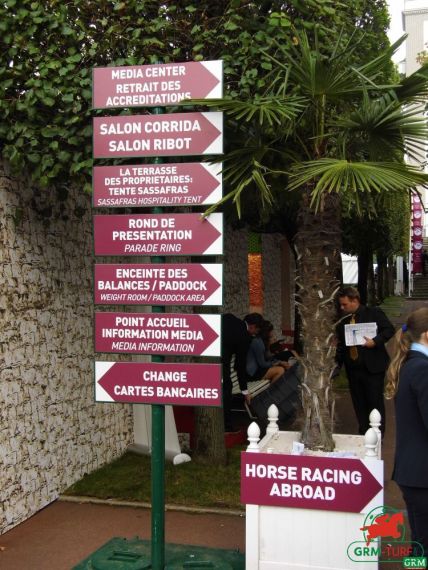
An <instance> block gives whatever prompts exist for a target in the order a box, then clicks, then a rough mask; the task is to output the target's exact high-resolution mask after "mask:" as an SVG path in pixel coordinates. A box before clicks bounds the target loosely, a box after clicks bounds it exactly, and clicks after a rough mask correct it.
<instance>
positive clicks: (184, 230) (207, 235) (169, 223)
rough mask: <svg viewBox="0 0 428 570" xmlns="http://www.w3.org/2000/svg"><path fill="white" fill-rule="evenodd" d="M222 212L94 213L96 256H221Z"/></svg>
mask: <svg viewBox="0 0 428 570" xmlns="http://www.w3.org/2000/svg"><path fill="white" fill-rule="evenodd" d="M222 216H223V215H222V214H211V215H210V216H209V217H208V218H202V217H201V214H127V215H113V216H110V215H106V216H104V215H98V216H94V242H95V255H221V254H222V253H223V239H222V233H223V217H222Z"/></svg>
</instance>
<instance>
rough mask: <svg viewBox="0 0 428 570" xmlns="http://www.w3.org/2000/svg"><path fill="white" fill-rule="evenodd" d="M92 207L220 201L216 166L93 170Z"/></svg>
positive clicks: (213, 202) (219, 174)
mask: <svg viewBox="0 0 428 570" xmlns="http://www.w3.org/2000/svg"><path fill="white" fill-rule="evenodd" d="M92 196H93V205H94V206H95V207H98V206H107V207H110V208H113V207H114V208H118V207H119V208H120V207H122V208H125V207H128V208H129V207H130V206H199V205H205V204H215V203H216V202H218V201H219V200H221V197H222V175H221V166H220V165H219V164H203V163H198V162H190V163H184V162H183V163H177V164H172V163H169V164H133V165H128V166H96V167H95V168H94V169H93V193H92Z"/></svg>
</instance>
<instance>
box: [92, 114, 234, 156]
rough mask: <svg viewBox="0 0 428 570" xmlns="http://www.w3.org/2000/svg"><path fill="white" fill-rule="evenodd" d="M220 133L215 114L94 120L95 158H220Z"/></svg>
mask: <svg viewBox="0 0 428 570" xmlns="http://www.w3.org/2000/svg"><path fill="white" fill-rule="evenodd" d="M222 132H223V115H222V113H218V112H214V113H174V114H170V115H121V116H119V117H95V118H94V119H93V133H94V134H93V136H94V141H93V143H94V144H93V147H94V158H111V157H115V156H183V155H195V154H221V153H222V152H223V136H222Z"/></svg>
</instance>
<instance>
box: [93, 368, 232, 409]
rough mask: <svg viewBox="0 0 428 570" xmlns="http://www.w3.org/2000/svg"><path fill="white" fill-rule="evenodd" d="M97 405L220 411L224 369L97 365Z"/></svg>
mask: <svg viewBox="0 0 428 570" xmlns="http://www.w3.org/2000/svg"><path fill="white" fill-rule="evenodd" d="M95 401H96V402H126V403H128V404H173V405H177V404H178V405H180V404H181V405H185V406H216V407H220V406H221V365H220V364H177V363H175V364H166V363H161V364H156V363H153V362H95Z"/></svg>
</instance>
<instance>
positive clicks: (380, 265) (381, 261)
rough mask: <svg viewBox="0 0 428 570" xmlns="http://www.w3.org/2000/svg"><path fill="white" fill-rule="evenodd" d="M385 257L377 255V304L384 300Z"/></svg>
mask: <svg viewBox="0 0 428 570" xmlns="http://www.w3.org/2000/svg"><path fill="white" fill-rule="evenodd" d="M385 277H386V256H385V255H381V254H378V255H377V298H378V302H379V303H382V301H383V300H384V299H385V287H386V279H385Z"/></svg>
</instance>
